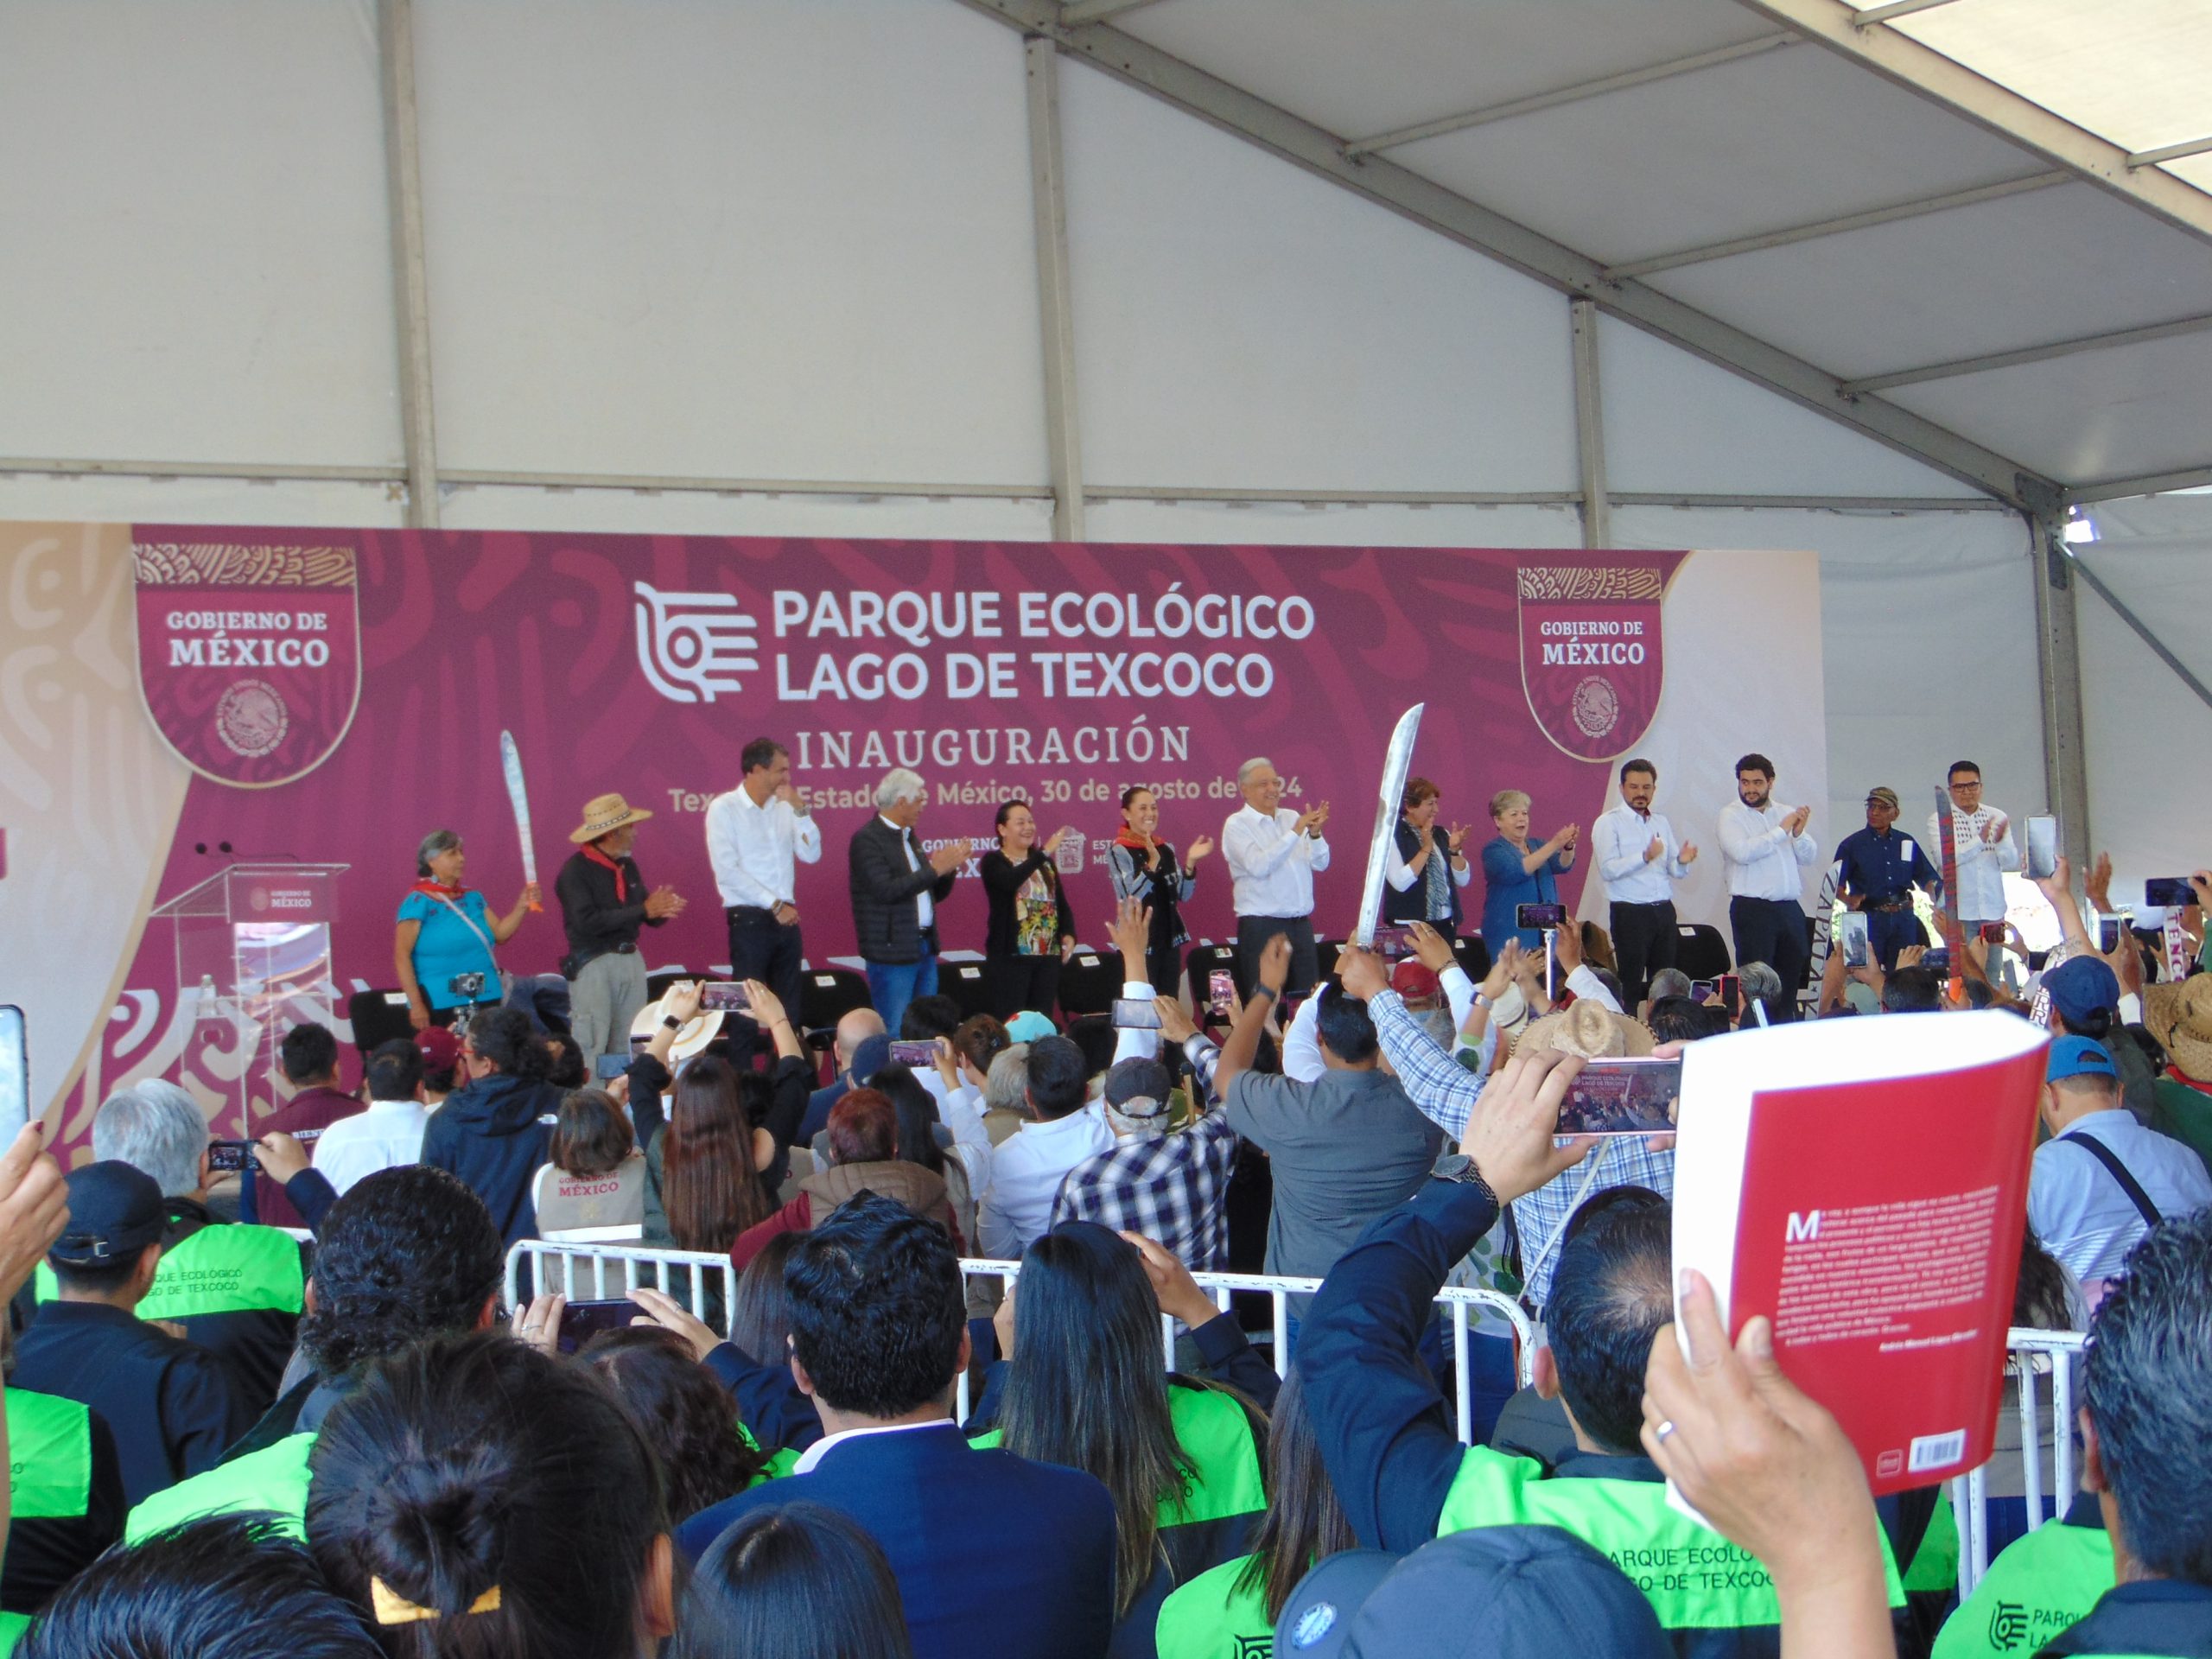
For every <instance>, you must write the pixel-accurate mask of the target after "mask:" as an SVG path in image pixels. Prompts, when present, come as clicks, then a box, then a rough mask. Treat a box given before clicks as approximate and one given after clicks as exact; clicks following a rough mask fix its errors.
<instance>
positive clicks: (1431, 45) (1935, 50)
mask: <svg viewBox="0 0 2212 1659" xmlns="http://www.w3.org/2000/svg"><path fill="white" fill-rule="evenodd" d="M968 3H969V4H970V5H972V6H974V7H975V8H976V10H981V11H983V12H985V13H986V14H988V15H990V16H996V17H999V18H1001V20H1003V21H1006V22H1010V23H1013V24H1015V25H1016V26H1018V27H1021V28H1023V29H1027V30H1028V31H1029V32H1032V33H1040V34H1046V35H1052V36H1053V37H1055V38H1056V39H1058V41H1059V43H1060V44H1061V46H1062V48H1063V49H1064V50H1065V51H1067V52H1069V53H1071V54H1074V55H1077V56H1078V57H1081V58H1083V59H1084V60H1088V61H1090V62H1091V63H1093V64H1094V65H1096V67H1101V68H1103V69H1105V70H1107V71H1108V72H1109V73H1114V74H1116V75H1118V76H1120V77H1121V78H1122V79H1126V80H1128V81H1131V82H1133V83H1135V84H1136V85H1138V86H1141V87H1144V88H1145V89H1146V90H1147V91H1150V92H1154V93H1155V94H1156V95H1159V96H1160V97H1163V98H1165V99H1167V100H1168V101H1169V102H1171V103H1173V104H1176V105H1179V106H1181V107H1183V108H1185V109H1187V110H1189V111H1192V112H1193V113H1196V114H1198V115H1201V116H1203V117H1205V118H1207V119H1209V120H1211V121H1213V122H1214V123H1215V124H1217V125H1221V126H1224V127H1227V128H1229V129H1230V130H1233V131H1236V132H1237V133H1239V134H1240V135H1241V136H1243V137H1247V138H1249V139H1251V140H1253V141H1254V142H1255V143H1260V144H1262V146H1264V147H1266V148H1268V149H1272V150H1274V151H1275V152H1276V153H1278V154H1280V155H1283V156H1287V157H1289V158H1290V159H1292V160H1294V161H1297V162H1301V163H1302V164H1304V165H1305V166H1306V167H1308V168H1311V169H1313V171H1316V172H1319V173H1320V174H1322V175H1325V176H1327V177H1330V178H1332V179H1334V180H1336V181H1338V182H1340V183H1342V184H1344V185H1345V186H1346V187H1347V188H1352V189H1355V190H1357V191H1359V192H1361V193H1362V194H1366V195H1369V196H1370V197H1372V198H1373V199H1376V200H1381V201H1383V202H1384V203H1386V204H1387V205H1389V206H1390V207H1395V208H1396V209H1397V210H1398V211H1400V212H1402V213H1406V214H1408V216H1409V217H1412V218H1414V219H1416V220H1418V221H1420V222H1421V223H1424V224H1426V225H1428V226H1431V227H1432V228H1433V229H1436V230H1439V231H1440V232H1444V233H1446V234H1447V235H1451V236H1452V237H1454V238H1457V239H1459V240H1461V241H1463V242H1467V243H1469V244H1471V245H1476V246H1478V247H1481V248H1483V249H1484V251H1487V252H1490V253H1492V254H1494V255H1496V256H1497V257H1501V258H1503V259H1504V260H1506V261H1507V262H1508V263H1510V264H1514V265H1516V267H1518V268H1520V269H1522V270H1526V271H1529V273H1530V274H1532V275H1535V276H1537V277H1541V278H1542V279H1543V280H1545V281H1547V282H1549V283H1552V284H1553V285H1554V287H1557V288H1559V289H1562V290H1564V291H1566V292H1568V293H1573V294H1578V295H1585V296H1588V297H1590V298H1591V299H1592V300H1593V301H1594V302H1596V303H1597V304H1598V306H1599V308H1601V309H1604V310H1605V311H1607V312H1610V313H1611V314H1613V315H1618V316H1619V317H1622V318H1623V319H1624V320H1626V321H1630V322H1633V323H1636V324H1637V325H1638V326H1640V327H1644V328H1646V329H1649V330H1650V331H1651V332H1653V333H1656V334H1660V335H1662V337H1664V338H1667V339H1669V340H1674V341H1675V343H1677V344H1680V345H1683V346H1688V347H1689V348H1690V349H1692V350H1694V351H1696V352H1698V353H1700V354H1701V355H1703V356H1706V357H1707V358H1709V359H1713V360H1714V361H1716V362H1719V363H1721V364H1723V365H1726V366H1727V367H1730V368H1732V369H1733V370H1735V371H1736V372H1738V373H1742V374H1745V375H1746V376H1748V377H1749V378H1752V379H1754V380H1757V381H1758V382H1760V383H1761V384H1764V385H1769V386H1770V387H1772V388H1774V389H1777V390H1779V391H1784V392H1786V393H1787V394H1788V395H1789V396H1791V397H1795V398H1796V399H1797V400H1798V401H1799V402H1801V403H1803V404H1807V405H1808V406H1809V407H1812V408H1815V409H1817V410H1821V412H1822V413H1824V414H1827V415H1829V416H1833V417H1834V418H1836V419H1838V420H1841V421H1844V422H1846V423H1849V424H1852V425H1853V426H1856V427H1859V429H1862V430H1866V431H1868V432H1870V433H1872V435H1876V436H1878V437H1879V438H1881V439H1883V440H1884V441H1885V442H1889V443H1891V444H1892V445H1894V446H1895V447H1897V448H1901V449H1903V450H1904V451H1906V452H1907V453H1909V454H1913V455H1915V456H1916V457H1917V458H1919V459H1921V460H1923V461H1929V462H1930V463H1931V464H1934V465H1936V466H1938V467H1942V468H1944V469H1945V470H1947V471H1948V472H1950V473H1952V474H1955V476H1958V477H1960V478H1962V479H1965V480H1967V481H1969V482H1971V483H1973V484H1974V485H1976V486H1979V487H1980V488H1982V489H1985V490H1986V491H1988V492H1989V493H1992V494H1994V495H1998V496H1999V497H2001V498H2003V499H2007V500H2011V501H2014V502H2016V503H2018V504H2020V505H2027V506H2037V507H2042V508H2044V509H2045V510H2049V509H2050V508H2051V507H2053V506H2055V505H2056V504H2057V503H2058V502H2059V501H2060V500H2061V499H2066V500H2095V499H2106V498H2108V497H2112V496H2116V495H2128V494H2136V493H2144V492H2145V491H2148V490H2155V489H2161V488H2175V487H2182V486H2189V485H2196V484H2202V483H2207V482H2212V250H2208V247H2207V244H2208V242H2212V194H2206V188H2212V7H2208V6H2207V5H2206V4H2205V3H2204V0H1904V3H1897V4H1888V5H1878V6H1872V7H1866V8H1859V9H1854V8H1853V7H1851V6H1849V5H1846V4H1844V3H1841V0H1387V3H1377V0H1296V3H1293V4H1284V3H1281V0H1075V3H1070V4H1067V5H1065V6H1061V5H1056V4H1054V3H1052V0H968ZM2200 141H2202V142H2203V144H2204V148H2203V149H2201V150H2199V151H2198V153H2196V154H2194V155H2183V154H2172V153H2170V152H2174V151H2179V150H2188V149H2191V148H2192V147H2193V146H2194V145H2195V144H2196V143H2198V142H2200Z"/></svg>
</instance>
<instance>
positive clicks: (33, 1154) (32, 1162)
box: [0, 1120, 69, 1297]
mask: <svg viewBox="0 0 2212 1659" xmlns="http://www.w3.org/2000/svg"><path fill="white" fill-rule="evenodd" d="M68 1224H69V1188H68V1185H67V1182H65V1181H64V1180H63V1179H61V1166H60V1165H59V1164H57V1163H55V1162H54V1159H53V1157H52V1156H51V1155H50V1154H48V1152H47V1150H46V1126H45V1125H44V1124H43V1123H41V1122H37V1121H35V1120H34V1121H33V1122H29V1123H26V1124H24V1125H23V1127H22V1128H21V1129H19V1130H17V1131H16V1139H15V1141H14V1142H13V1143H12V1144H11V1145H10V1147H8V1150H7V1151H6V1153H5V1154H0V1297H12V1296H14V1295H15V1294H16V1292H17V1291H18V1290H20V1289H22V1285H23V1281H25V1280H26V1279H29V1277H30V1276H31V1271H32V1269H33V1268H36V1267H37V1266H38V1264H39V1263H40V1262H42V1261H44V1260H45V1259H46V1253H47V1251H48V1250H49V1249H53V1248H54V1240H55V1239H57V1238H59V1237H60V1236H61V1230H62V1229H63V1228H64V1227H66V1226H67V1225H68Z"/></svg>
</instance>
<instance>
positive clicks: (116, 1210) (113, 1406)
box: [12, 1162, 253, 1503]
mask: <svg viewBox="0 0 2212 1659" xmlns="http://www.w3.org/2000/svg"><path fill="white" fill-rule="evenodd" d="M68 1182H69V1224H68V1226H67V1228H66V1229H65V1230H63V1232H62V1235H61V1236H60V1239H58V1240H56V1241H55V1243H54V1248H53V1249H50V1250H48V1252H47V1261H48V1263H49V1264H50V1265H51V1266H52V1267H53V1268H54V1274H55V1275H56V1277H57V1278H58V1279H59V1280H60V1300H58V1301H52V1302H48V1304H46V1306H43V1307H41V1308H40V1309H39V1311H38V1317H37V1318H36V1319H34V1320H32V1321H31V1327H30V1329H29V1331H27V1332H24V1333H23V1339H22V1343H21V1344H20V1345H19V1346H18V1347H17V1349H16V1370H15V1375H14V1377H13V1378H12V1381H13V1382H14V1383H15V1384H16V1387H18V1388H23V1389H30V1390H32V1391H33V1392H34V1393H37V1394H51V1395H60V1396H61V1397H62V1398H64V1399H67V1400H76V1401H79V1402H82V1403H84V1404H85V1405H87V1406H90V1407H91V1408H92V1409H93V1410H94V1411H96V1412H98V1413H99V1414H100V1415H101V1417H103V1418H104V1419H105V1420H106V1422H107V1425H108V1427H109V1428H110V1429H111V1431H112V1432H113V1433H114V1435H115V1445H116V1452H117V1454H118V1458H119V1459H120V1461H121V1464H122V1468H123V1487H124V1494H125V1496H126V1497H128V1498H129V1499H130V1502H131V1503H137V1502H138V1501H139V1500H140V1499H141V1498H143V1497H148V1496H149V1495H150V1494H152V1493H154V1492H157V1491H162V1489H163V1488H164V1487H168V1486H170V1485H174V1484H175V1483H176V1482H177V1481H179V1480H181V1479H182V1478H185V1477H186V1476H188V1475H196V1474H198V1473H200V1471H202V1470H203V1469H210V1468H213V1466H214V1465H215V1462H216V1460H217V1459H219V1458H220V1457H221V1456H222V1455H223V1451H224V1448H225V1447H226V1446H229V1445H230V1443H231V1442H232V1440H236V1439H237V1438H238V1435H239V1434H241V1433H244V1432H245V1429H246V1428H247V1427H249V1426H250V1425H251V1423H252V1421H253V1414H252V1413H251V1412H250V1411H247V1410H245V1409H243V1408H241V1406H240V1405H239V1403H238V1399H237V1397H236V1395H235V1394H234V1393H233V1391H232V1388H231V1380H230V1375H229V1373H228V1372H227V1371H226V1370H224V1369H223V1366H222V1364H221V1363H220V1362H219V1361H218V1360H217V1359H216V1358H215V1357H214V1356H213V1355H212V1354H209V1353H208V1352H207V1351H205V1350H204V1349H200V1348H196V1347H194V1345H193V1344H190V1343H188V1342H187V1341H185V1340H184V1339H183V1338H181V1337H177V1336H175V1335H173V1334H171V1333H170V1332H168V1331H165V1330H163V1329H162V1327H161V1326H160V1325H154V1324H151V1323H149V1322H148V1321H146V1320H143V1319H140V1318H139V1317H138V1315H137V1306H138V1304H139V1303H140V1302H141V1301H143V1300H144V1299H145V1295H146V1293H147V1292H148V1291H149V1289H151V1288H152V1287H153V1283H154V1271H155V1268H156V1267H157V1266H158V1265H159V1264H160V1262H161V1259H162V1229H163V1228H164V1227H165V1226H167V1225H168V1211H167V1208H166V1206H165V1205H163V1204H162V1189H161V1188H160V1187H159V1186H158V1185H156V1184H155V1181H154V1179H153V1177H151V1176H150V1175H148V1174H146V1173H144V1172H143V1171H141V1170H136V1169H133V1168H131V1167H130V1165H128V1164H118V1163H113V1162H108V1163H93V1164H86V1165H85V1166H83V1167H81V1168H79V1169H74V1170H72V1171H70V1173H69V1177H68Z"/></svg>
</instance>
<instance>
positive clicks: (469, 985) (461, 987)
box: [446, 974, 484, 997]
mask: <svg viewBox="0 0 2212 1659" xmlns="http://www.w3.org/2000/svg"><path fill="white" fill-rule="evenodd" d="M446 988H447V989H448V990H449V991H451V992H452V993H453V994H454V995H455V996H466V997H474V996H476V995H478V994H479V993H480V992H481V991H482V990H483V988H484V976H483V975H481V974H455V975H454V976H453V977H452V978H451V979H450V980H448V982H446Z"/></svg>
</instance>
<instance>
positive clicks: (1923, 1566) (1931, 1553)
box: [1904, 1486, 1959, 1595]
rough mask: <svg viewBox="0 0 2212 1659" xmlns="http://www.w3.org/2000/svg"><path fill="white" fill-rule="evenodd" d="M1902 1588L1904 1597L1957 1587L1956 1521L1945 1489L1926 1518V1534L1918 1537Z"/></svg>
mask: <svg viewBox="0 0 2212 1659" xmlns="http://www.w3.org/2000/svg"><path fill="white" fill-rule="evenodd" d="M1904 1587H1905V1593H1906V1594H1907V1595H1916V1594H1920V1593H1923V1592H1936V1591H1945V1590H1955V1589H1957V1588H1958V1587H1959V1517H1958V1516H1955V1515H1954V1514H1952V1513H1951V1489H1950V1488H1949V1487H1948V1486H1946V1487H1944V1488H1943V1489H1942V1491H1939V1492H1937V1493H1936V1512H1935V1513H1934V1514H1933V1515H1931V1516H1929V1517H1928V1530H1927V1531H1926V1532H1924V1533H1923V1534H1921V1535H1920V1548H1918V1549H1916V1550H1915V1551H1913V1552H1912V1565H1911V1566H1910V1567H1906V1568H1905V1570H1904Z"/></svg>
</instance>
